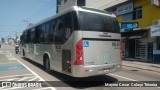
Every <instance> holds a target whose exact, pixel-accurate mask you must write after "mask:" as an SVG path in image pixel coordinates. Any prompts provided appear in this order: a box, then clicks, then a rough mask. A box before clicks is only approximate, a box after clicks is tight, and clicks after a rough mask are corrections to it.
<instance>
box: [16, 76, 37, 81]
mask: <svg viewBox="0 0 160 90" xmlns="http://www.w3.org/2000/svg"><path fill="white" fill-rule="evenodd" d="M33 77H35V76H31V77H24V78H21V79H19V80H18V81H23V80H25V79H27V78H33Z"/></svg>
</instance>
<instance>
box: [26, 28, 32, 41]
mask: <svg viewBox="0 0 160 90" xmlns="http://www.w3.org/2000/svg"><path fill="white" fill-rule="evenodd" d="M30 31H31V30H27V35H26V36H27V37H26V38H27V40H26V43H30V41H31V35H30Z"/></svg>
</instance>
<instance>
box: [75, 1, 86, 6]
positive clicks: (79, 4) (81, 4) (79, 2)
mask: <svg viewBox="0 0 160 90" xmlns="http://www.w3.org/2000/svg"><path fill="white" fill-rule="evenodd" d="M85 5H86V0H77V6H85Z"/></svg>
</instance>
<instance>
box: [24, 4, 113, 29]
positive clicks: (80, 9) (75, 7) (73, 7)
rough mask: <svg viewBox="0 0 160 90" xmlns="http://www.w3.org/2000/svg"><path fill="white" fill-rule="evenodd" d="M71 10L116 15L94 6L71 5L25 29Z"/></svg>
mask: <svg viewBox="0 0 160 90" xmlns="http://www.w3.org/2000/svg"><path fill="white" fill-rule="evenodd" d="M71 11H84V12H92V13H98V14H104V15H107V16H111V17H116V16H115V15H113V14H111V13H109V12H107V11H105V10H99V9H94V8H90V7H84V6H82V7H79V6H72V7H70V8H68V9H65V10H63V11H61V12H59V13H57V14H56V15H53V16H51V17H48V18H45V19H43V20H42V21H40V22H38V23H36V24H34V25H32V26H29V27H27V28H26V29H25V30H28V29H31V28H33V27H36V26H38V25H40V24H42V23H45V22H47V21H49V20H51V19H54V18H56V17H59V16H61V15H63V14H66V13H68V12H71Z"/></svg>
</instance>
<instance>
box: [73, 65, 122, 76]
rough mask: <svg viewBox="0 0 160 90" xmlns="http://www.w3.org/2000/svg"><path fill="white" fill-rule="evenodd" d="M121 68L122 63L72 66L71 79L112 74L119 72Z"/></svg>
mask: <svg viewBox="0 0 160 90" xmlns="http://www.w3.org/2000/svg"><path fill="white" fill-rule="evenodd" d="M121 68H122V62H119V63H113V64H104V65H88V66H78V65H74V66H73V69H72V76H73V77H89V76H97V75H104V74H108V73H112V72H117V71H120V70H121Z"/></svg>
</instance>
